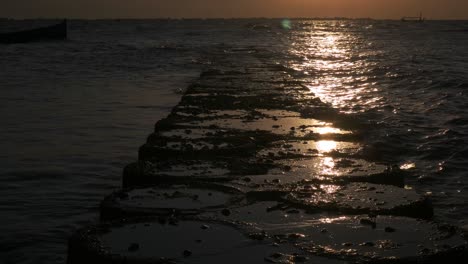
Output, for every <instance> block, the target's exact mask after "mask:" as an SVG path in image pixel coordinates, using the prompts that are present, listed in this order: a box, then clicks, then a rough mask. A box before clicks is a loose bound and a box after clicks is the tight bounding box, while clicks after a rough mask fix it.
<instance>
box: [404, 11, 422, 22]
mask: <svg viewBox="0 0 468 264" xmlns="http://www.w3.org/2000/svg"><path fill="white" fill-rule="evenodd" d="M424 20H425V18H424V17H423V16H422V12H421V13H420V14H419V16H418V17H410V16H405V17H402V18H401V21H403V22H423V21H424Z"/></svg>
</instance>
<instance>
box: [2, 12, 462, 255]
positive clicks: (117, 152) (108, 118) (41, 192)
mask: <svg viewBox="0 0 468 264" xmlns="http://www.w3.org/2000/svg"><path fill="white" fill-rule="evenodd" d="M55 22H56V21H0V32H5V31H11V30H15V29H19V28H27V27H34V26H39V25H44V24H53V23H55ZM69 38H70V40H68V41H65V42H49V43H32V44H17V45H4V46H0V120H1V121H0V122H1V123H2V124H1V128H0V149H1V150H2V151H1V152H0V234H1V236H0V263H1V264H7V263H64V262H65V261H66V249H67V238H68V237H69V236H70V234H71V233H73V231H74V230H76V229H77V228H79V227H82V226H84V225H86V224H88V223H93V222H95V221H97V218H98V205H99V202H100V201H101V200H102V199H103V197H104V196H105V195H107V194H109V193H111V192H112V191H113V190H115V189H118V188H119V186H120V184H121V173H122V168H123V167H124V166H125V165H126V164H128V163H130V162H132V161H135V160H136V158H137V150H138V147H139V146H140V145H142V144H143V143H144V142H145V140H146V136H148V135H149V134H150V133H151V132H152V129H153V125H154V123H155V122H157V121H158V120H159V119H161V118H164V117H165V116H166V115H167V114H168V113H169V112H170V110H171V108H172V107H173V106H175V105H176V104H177V103H178V101H179V99H180V97H181V95H182V94H183V92H184V89H185V88H186V87H187V86H188V85H189V84H190V82H191V81H193V80H195V79H196V78H197V77H198V76H199V74H200V72H201V71H203V70H204V69H209V68H210V67H213V66H212V65H214V62H215V61H213V60H215V59H216V56H212V55H213V54H217V56H219V54H220V53H221V54H224V56H235V54H236V51H239V50H242V51H248V52H253V53H255V52H258V51H266V52H267V53H268V54H271V56H268V57H267V58H265V59H266V60H267V61H269V62H271V63H276V64H281V65H283V66H285V67H288V68H292V69H294V70H296V71H297V72H298V73H300V75H301V76H302V79H303V80H306V82H305V85H307V87H309V88H310V91H311V92H312V93H314V94H316V95H317V96H318V97H319V98H320V99H321V100H322V101H324V102H326V103H329V104H330V105H331V106H332V107H334V108H336V109H337V110H338V111H340V112H342V113H344V114H348V115H354V116H356V117H357V118H358V120H360V121H361V122H363V123H365V124H368V125H369V126H368V127H369V129H370V130H372V131H369V133H368V137H367V138H366V141H365V147H364V153H368V155H369V156H372V158H378V159H379V160H380V161H382V162H385V163H388V164H391V165H395V166H398V167H400V168H401V169H402V170H405V171H407V172H408V173H407V179H406V182H407V186H406V187H407V188H414V189H416V190H417V191H418V192H420V193H424V194H427V195H430V196H431V197H432V201H433V203H434V207H435V219H436V220H437V221H440V222H448V223H450V224H455V225H466V222H465V221H467V220H468V158H467V157H468V49H467V47H468V21H426V22H424V23H404V22H401V21H374V20H342V21H337V20H335V21H333V20H327V21H319V20H279V19H275V20H266V19H264V20H261V19H257V20H121V21H119V20H115V21H111V20H102V21H69ZM376 155H377V157H376Z"/></svg>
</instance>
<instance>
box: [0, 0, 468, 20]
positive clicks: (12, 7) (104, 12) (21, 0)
mask: <svg viewBox="0 0 468 264" xmlns="http://www.w3.org/2000/svg"><path fill="white" fill-rule="evenodd" d="M420 11H422V12H423V14H424V16H425V17H427V18H429V19H468V0H42V1H38V0H2V1H1V2H0V17H13V18H36V17H69V18H160V17H176V18H180V17H186V18H192V17H201V18H211V17H227V18H231V17H335V16H340V17H341V16H343V17H354V18H355V17H371V18H395V19H398V18H401V17H402V16H407V15H417V14H419V12H420Z"/></svg>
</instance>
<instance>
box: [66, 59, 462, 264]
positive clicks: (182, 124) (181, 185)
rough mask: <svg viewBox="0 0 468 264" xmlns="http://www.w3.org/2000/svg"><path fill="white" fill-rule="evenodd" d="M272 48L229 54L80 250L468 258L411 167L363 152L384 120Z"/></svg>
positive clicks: (238, 258)
mask: <svg viewBox="0 0 468 264" xmlns="http://www.w3.org/2000/svg"><path fill="white" fill-rule="evenodd" d="M264 56H268V55H267V54H262V53H261V52H257V53H255V52H251V51H246V50H245V51H244V50H236V54H235V55H232V56H229V57H227V56H223V54H222V53H220V54H219V57H218V58H217V60H216V61H217V63H218V65H217V67H215V68H216V70H207V71H205V72H203V73H202V74H201V76H200V78H199V79H198V80H197V81H196V82H194V83H193V84H192V85H191V86H189V87H188V88H187V91H186V93H185V94H184V96H183V97H182V100H181V102H180V103H179V104H178V105H177V106H176V107H175V108H174V109H173V111H172V112H171V114H170V115H169V116H168V117H167V118H165V119H163V120H161V121H159V122H158V123H157V124H156V125H155V131H154V133H153V134H151V135H150V136H149V137H148V140H147V142H146V144H144V145H143V146H142V147H141V148H140V151H139V160H138V161H137V162H136V163H133V164H130V165H128V166H127V167H126V168H125V169H124V173H123V180H122V184H123V186H122V190H121V191H118V192H115V193H113V194H112V195H110V196H108V197H106V198H105V199H104V201H103V202H102V204H101V219H102V223H101V224H98V225H96V226H91V227H86V228H84V229H82V230H80V231H78V232H77V233H76V234H75V235H73V237H72V238H71V239H70V243H69V258H68V262H69V263H72V264H74V263H239V262H244V263H263V262H267V263H268V262H269V263H316V262H320V263H341V262H342V261H346V262H385V263H386V262H396V263H407V262H414V261H419V262H427V263H432V262H438V261H441V260H443V259H444V260H446V259H448V258H453V259H457V260H460V258H462V257H465V254H466V249H465V248H466V242H465V240H464V238H463V236H462V234H461V233H460V231H459V230H458V229H457V228H455V227H452V226H446V225H440V224H437V223H434V222H432V221H431V216H432V214H433V209H432V206H431V204H430V201H429V200H428V199H427V197H425V196H423V195H421V194H418V193H416V192H415V191H414V190H411V189H407V188H404V180H405V179H404V177H405V175H404V173H402V172H401V171H399V170H398V169H396V168H394V167H392V166H391V164H382V163H380V162H379V160H377V158H376V157H378V155H375V157H374V155H372V154H370V153H363V151H362V144H363V142H364V139H365V137H366V136H367V135H368V133H372V127H368V126H366V125H365V124H362V123H361V122H360V121H359V119H357V118H354V117H353V116H352V115H343V114H340V113H339V112H337V111H335V110H334V109H333V108H331V107H330V106H329V105H327V104H325V103H323V102H322V101H320V100H319V99H318V98H317V97H315V95H314V94H312V93H310V91H309V89H308V88H307V87H305V86H304V85H303V83H302V81H301V76H298V75H297V73H296V72H295V71H292V70H290V69H288V68H286V67H283V66H281V65H277V64H271V63H267V62H265V60H263V57H264ZM234 57H235V59H233V58H234ZM373 154H375V153H373Z"/></svg>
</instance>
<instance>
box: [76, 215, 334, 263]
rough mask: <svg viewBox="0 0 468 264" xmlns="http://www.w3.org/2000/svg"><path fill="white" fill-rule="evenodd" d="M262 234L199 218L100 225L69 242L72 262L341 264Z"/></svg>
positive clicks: (253, 229)
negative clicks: (261, 236)
mask: <svg viewBox="0 0 468 264" xmlns="http://www.w3.org/2000/svg"><path fill="white" fill-rule="evenodd" d="M259 233H261V231H260V230H257V229H255V228H252V227H249V226H245V225H240V224H232V223H230V222H227V221H213V220H204V221H202V220H197V219H194V220H177V219H166V218H160V219H158V220H157V221H149V220H146V221H141V220H140V221H135V222H121V223H118V224H114V225H101V226H97V227H91V228H88V229H83V230H81V231H80V232H78V233H77V234H75V235H74V236H73V237H72V238H71V240H70V253H69V254H70V258H69V259H70V260H71V261H69V263H72V264H75V263H90V262H91V263H119V264H120V263H127V264H130V263H190V264H195V263H196V264H202V263H231V264H236V263H251V264H256V263H317V261H319V262H320V263H330V264H332V263H341V262H339V261H334V260H328V259H326V258H321V257H317V256H313V255H310V254H308V253H306V252H304V251H303V250H301V249H298V248H297V247H294V246H292V245H288V244H281V245H280V244H275V243H274V242H273V240H271V239H266V240H259V239H255V237H256V234H259ZM97 261H99V262H97Z"/></svg>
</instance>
